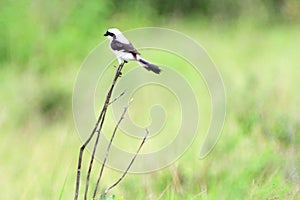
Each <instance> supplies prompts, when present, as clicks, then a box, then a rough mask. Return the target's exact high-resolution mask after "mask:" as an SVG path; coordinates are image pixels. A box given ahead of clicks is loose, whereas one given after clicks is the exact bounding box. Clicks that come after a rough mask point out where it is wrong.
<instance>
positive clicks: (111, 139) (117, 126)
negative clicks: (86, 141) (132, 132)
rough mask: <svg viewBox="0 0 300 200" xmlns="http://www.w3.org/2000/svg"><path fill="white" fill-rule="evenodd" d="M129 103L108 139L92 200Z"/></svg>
mask: <svg viewBox="0 0 300 200" xmlns="http://www.w3.org/2000/svg"><path fill="white" fill-rule="evenodd" d="M124 92H125V91H124ZM124 92H123V93H121V95H122V94H124ZM121 95H120V96H121ZM120 96H119V97H120ZM130 103H131V102H129V104H128V105H127V106H126V107H124V111H123V113H122V114H121V117H120V119H119V121H118V123H117V124H116V126H115V128H114V131H113V133H112V136H111V138H110V141H109V144H108V146H107V149H106V152H105V157H104V160H103V162H102V166H101V169H100V173H99V176H98V180H97V183H96V186H95V190H94V194H93V199H94V198H95V197H96V195H97V190H98V186H99V183H100V180H101V177H102V173H103V170H104V166H105V163H106V160H107V158H108V154H109V151H110V147H111V145H112V142H113V140H114V138H115V135H116V132H117V130H118V128H119V125H120V124H121V122H122V120H123V119H124V115H125V114H126V112H127V110H128V107H129V105H130Z"/></svg>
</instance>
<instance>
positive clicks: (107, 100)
mask: <svg viewBox="0 0 300 200" xmlns="http://www.w3.org/2000/svg"><path fill="white" fill-rule="evenodd" d="M124 64H125V63H121V64H120V65H119V67H118V68H117V71H116V74H115V77H114V79H113V82H112V85H111V87H110V90H109V92H108V94H107V96H106V100H105V103H104V106H103V108H102V111H101V113H100V115H99V118H98V120H97V122H96V124H95V127H94V129H93V130H92V133H91V134H90V136H89V137H88V139H87V140H86V141H85V142H84V144H83V145H82V146H81V147H80V151H79V156H78V165H77V176H76V186H75V196H74V200H77V199H78V193H79V186H80V175H81V164H82V156H83V152H84V149H85V148H86V146H87V145H88V144H89V142H90V141H91V139H92V138H93V136H94V134H95V133H96V132H97V138H96V142H95V145H94V149H93V154H92V157H91V161H90V165H89V170H88V176H87V182H86V191H85V199H87V192H88V189H87V188H88V184H89V177H90V172H91V169H92V165H93V160H94V156H95V152H96V149H97V144H98V140H99V136H100V133H101V129H102V125H103V122H104V118H105V114H106V110H107V107H108V105H109V101H110V97H111V94H112V91H113V89H114V86H115V84H116V82H117V80H118V78H119V76H120V74H121V71H122V68H123V66H124ZM99 124H100V127H99V129H98V126H99ZM97 129H98V130H97Z"/></svg>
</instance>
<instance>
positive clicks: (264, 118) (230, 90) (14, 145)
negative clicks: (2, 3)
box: [0, 11, 300, 200]
mask: <svg viewBox="0 0 300 200" xmlns="http://www.w3.org/2000/svg"><path fill="white" fill-rule="evenodd" d="M20 12H21V11H20ZM7 13H9V12H8V11H7ZM21 14H22V13H21ZM40 14H41V13H40ZM8 16H10V15H8ZM40 20H47V19H44V18H41V19H40ZM48 20H50V19H48ZM53 20H54V19H53ZM19 23H25V24H26V23H27V24H30V22H28V21H26V19H24V20H23V22H19ZM81 23H82V24H85V23H84V22H81ZM91 23H92V22H91ZM134 23H136V24H135V26H142V25H143V24H142V23H137V22H134ZM147 25H149V23H148V24H147ZM31 26H33V28H32V27H31ZM86 26H87V27H90V26H88V25H86ZM124 26H125V25H124ZM165 26H166V27H170V28H175V29H177V30H181V31H183V32H184V33H186V34H188V35H190V36H192V37H193V38H195V39H196V40H197V41H198V42H199V43H200V44H202V45H203V46H204V47H205V48H206V49H207V51H208V53H209V55H210V56H211V58H212V59H213V60H214V62H215V63H216V65H217V66H218V68H219V70H220V72H221V74H222V76H223V80H224V84H225V88H226V93H227V118H226V123H225V126H224V130H223V133H222V135H221V137H220V140H219V142H218V144H217V146H216V147H215V148H214V150H213V151H212V152H211V154H209V156H207V157H206V158H205V159H203V160H199V159H198V158H197V156H198V154H199V146H200V145H201V142H202V139H203V138H202V137H203V134H204V132H205V127H204V128H203V127H200V129H199V134H200V135H199V136H198V137H197V138H196V139H195V141H194V143H193V145H192V146H191V148H190V149H188V151H187V152H186V153H185V154H184V155H183V156H182V157H181V158H180V159H179V160H178V161H176V163H174V164H173V165H172V166H169V167H167V168H164V169H162V170H160V171H157V172H154V173H148V174H140V175H133V174H129V175H128V176H127V177H126V178H125V179H124V181H123V182H121V184H120V185H119V186H117V187H116V188H115V189H113V190H112V191H111V194H115V195H116V196H117V197H119V196H122V197H123V198H124V200H130V199H170V200H176V199H300V196H299V191H300V188H299V187H300V186H299V184H300V180H299V177H300V176H299V173H300V169H299V166H300V157H299V155H298V152H299V150H300V146H299V144H300V131H299V130H300V125H299V124H300V116H299V112H298V111H299V102H300V92H299V88H298V87H299V85H300V81H299V74H300V68H299V50H300V49H299V44H300V26H299V25H293V24H282V25H273V26H262V25H260V24H252V23H249V22H247V23H234V24H227V25H224V24H223V25H220V24H208V23H204V22H199V23H198V21H195V22H191V21H189V22H187V23H186V22H185V21H184V20H179V19H177V20H176V21H175V20H174V21H171V22H169V23H168V22H167V23H166V24H165ZM26 27H27V28H28V30H27V29H26V30H25V31H24V33H23V34H24V38H27V40H28V41H27V42H25V43H22V42H21V38H18V37H17V35H15V33H14V34H12V35H10V37H12V38H9V39H7V40H5V42H11V41H14V40H15V39H16V43H17V44H16V45H17V46H16V47H14V48H13V44H11V45H10V48H11V49H7V51H2V52H1V53H2V54H1V56H2V58H7V57H9V56H8V55H10V58H11V59H8V60H7V61H6V62H2V64H1V65H2V66H1V69H0V78H1V84H0V90H1V93H0V104H1V105H2V108H1V111H0V132H1V140H0V162H1V164H0V188H1V193H0V199H32V200H34V199H57V198H59V199H71V198H72V197H73V193H74V186H75V175H76V164H77V155H78V152H79V147H80V145H81V141H80V140H79V137H78V134H77V132H76V129H75V125H74V123H73V118H72V110H71V95H72V89H73V83H74V82H75V79H76V75H77V71H78V69H79V66H80V64H81V61H82V60H83V58H84V56H85V55H87V53H88V51H89V50H91V49H92V48H93V46H96V45H97V44H98V42H99V41H102V40H104V39H102V38H100V39H99V38H98V35H97V39H95V38H96V33H92V34H91V35H88V37H87V36H85V35H84V34H81V33H80V32H79V31H78V30H76V29H71V28H70V27H71V25H68V27H64V28H61V27H57V29H58V30H60V31H59V32H58V33H56V34H54V33H49V32H48V30H44V29H42V30H41V31H42V32H43V31H45V32H44V34H42V35H38V36H37V37H38V39H40V40H41V41H40V43H37V44H34V45H37V46H34V45H33V46H32V47H31V48H28V47H30V45H32V43H30V41H31V40H32V39H33V38H34V37H33V36H32V34H33V33H32V32H34V34H36V33H35V31H34V29H35V28H34V24H31V25H28V26H26ZM126 27H129V26H126ZM64 29H65V30H64ZM31 31H32V32H31ZM71 33H74V34H71ZM69 36H70V37H71V38H69ZM42 37H45V38H48V39H49V40H46V41H44V40H42ZM72 37H75V39H77V41H76V42H74V43H73V40H75V39H74V38H72ZM39 45H41V47H42V48H43V49H46V50H47V51H46V52H40V53H37V52H39V51H36V50H34V49H35V48H37V47H38V46H39ZM81 45H82V46H83V48H82V49H80V46H81ZM79 49H80V50H79ZM73 50H74V51H73ZM19 51H20V52H19ZM3 52H4V53H3ZM5 52H6V53H5ZM66 52H68V53H66ZM65 54H66V55H65ZM157 59H162V58H157ZM163 61H164V60H163V59H162V60H161V62H163ZM165 62H166V63H168V62H170V63H172V61H170V60H165ZM173 62H174V61H173ZM45 68H46V69H45ZM178 70H180V71H182V73H183V74H185V75H187V76H191V77H193V78H194V76H193V75H192V73H191V72H189V71H187V70H185V69H178ZM189 73H190V75H189ZM192 81H195V80H193V79H192ZM150 89H151V88H150ZM201 91H202V89H199V90H198V91H197V92H198V93H201ZM161 92H163V91H161ZM142 95H144V94H142ZM205 95H207V94H205ZM166 96H167V95H166ZM206 97H207V96H205V98H206ZM137 98H138V97H137ZM144 98H145V97H144ZM166 98H171V97H169V96H168V97H166ZM199 103H200V104H201V105H203V104H204V103H206V101H205V100H199ZM147 104H149V102H147ZM140 109H143V108H139V107H138V108H132V110H131V111H132V115H134V114H135V113H137V112H138V110H140ZM204 111H205V112H204V113H206V114H208V115H209V110H207V109H206V110H205V109H204ZM137 120H141V121H140V123H145V121H143V119H137ZM207 121H208V120H207ZM174 126H177V124H173V125H172V123H171V124H168V127H167V128H169V129H168V130H172V127H174ZM116 141H117V142H120V145H122V144H121V143H122V139H119V140H118V139H117V140H116ZM149 143H150V144H151V142H149ZM152 145H153V147H154V148H153V149H155V147H156V146H155V144H154V143H153V144H152ZM127 146H128V145H127ZM127 146H126V145H124V147H127ZM149 148H150V149H151V147H149ZM133 149H135V148H133ZM87 155H88V154H86V155H85V157H84V162H85V163H86V162H87V161H88V159H89V158H88V156H87ZM97 167H98V168H99V163H97V164H96V165H95V169H96V168H97ZM84 170H86V166H85V167H84ZM83 174H84V173H83ZM96 174H97V173H95V174H93V176H92V183H94V182H95V181H96ZM119 176H120V173H119V172H116V171H113V170H111V169H106V171H105V173H104V179H103V183H102V188H101V190H103V189H104V188H105V187H106V186H108V185H110V184H111V183H112V182H114V181H115V180H116V179H117V178H118V177H119ZM82 183H83V182H82ZM81 189H83V186H82V188H81ZM81 191H82V190H81Z"/></svg>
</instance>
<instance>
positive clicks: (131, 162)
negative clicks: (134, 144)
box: [104, 129, 149, 196]
mask: <svg viewBox="0 0 300 200" xmlns="http://www.w3.org/2000/svg"><path fill="white" fill-rule="evenodd" d="M148 135H149V131H148V129H146V135H145V137H144V139H143V141H142V143H141V144H140V146H139V148H138V150H137V151H136V153H135V155H134V156H133V158H132V160H131V161H130V163H129V165H128V167H127V169H126V170H125V172H124V173H123V174H122V176H121V177H120V178H119V179H118V180H117V181H116V182H115V183H114V184H112V185H111V186H109V187H108V188H106V190H105V192H104V196H106V194H107V193H108V191H109V190H111V189H112V188H113V187H115V186H116V185H118V184H119V183H120V182H121V181H122V179H123V178H124V177H125V176H126V174H127V172H128V170H129V169H130V167H131V165H132V164H133V162H134V160H135V158H136V156H137V155H138V154H139V152H140V150H141V148H142V146H143V145H144V143H145V141H146V139H147V136H148Z"/></svg>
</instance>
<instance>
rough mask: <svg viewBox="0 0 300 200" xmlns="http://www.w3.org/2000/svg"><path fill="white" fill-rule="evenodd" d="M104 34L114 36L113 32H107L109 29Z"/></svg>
mask: <svg viewBox="0 0 300 200" xmlns="http://www.w3.org/2000/svg"><path fill="white" fill-rule="evenodd" d="M104 36H111V37H113V38H114V37H116V36H115V34H113V33H111V32H109V31H106V33H105V34H104Z"/></svg>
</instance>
